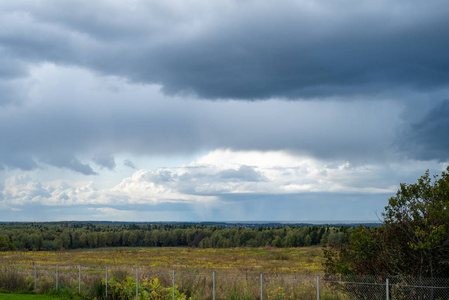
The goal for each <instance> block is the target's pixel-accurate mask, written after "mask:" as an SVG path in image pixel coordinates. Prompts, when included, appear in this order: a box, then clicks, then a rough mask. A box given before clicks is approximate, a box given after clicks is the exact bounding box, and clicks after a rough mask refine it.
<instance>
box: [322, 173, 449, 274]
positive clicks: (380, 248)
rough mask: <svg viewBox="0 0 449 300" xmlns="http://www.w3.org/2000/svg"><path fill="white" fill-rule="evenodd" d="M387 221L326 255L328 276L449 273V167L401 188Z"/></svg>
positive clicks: (391, 203)
mask: <svg viewBox="0 0 449 300" xmlns="http://www.w3.org/2000/svg"><path fill="white" fill-rule="evenodd" d="M382 216H383V217H384V221H383V224H382V226H380V227H377V228H365V227H359V228H356V229H354V230H353V231H352V233H351V236H350V237H349V242H348V243H346V244H344V245H342V244H334V245H332V246H330V247H329V248H328V249H326V250H325V257H326V262H325V266H326V272H327V273H346V274H347V273H358V274H378V275H380V274H389V275H408V276H416V277H421V276H422V277H446V276H447V274H449V263H448V261H449V228H448V226H449V167H448V168H447V169H446V171H443V172H442V174H441V176H430V175H429V171H427V172H426V173H425V174H424V175H423V176H422V177H421V178H419V179H418V182H417V183H414V184H401V185H400V188H399V190H398V191H397V193H396V196H394V197H391V198H390V199H389V200H388V205H387V206H386V207H385V211H384V212H383V213H382Z"/></svg>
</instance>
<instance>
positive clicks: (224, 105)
mask: <svg viewBox="0 0 449 300" xmlns="http://www.w3.org/2000/svg"><path fill="white" fill-rule="evenodd" d="M448 14H449V4H447V2H446V1H443V0H430V1H426V2H425V3H421V2H419V1H414V0H412V1H405V0H400V1H395V2H394V3H392V2H389V1H384V0H380V1H376V2H372V1H364V0H363V1H356V0H344V1H340V2H338V3H337V2H335V1H330V0H320V1H311V0H300V1H293V0H292V1H290V0H285V1H282V3H281V4H280V3H274V2H270V1H234V0H231V1H228V0H223V1H222V0H218V1H213V2H210V1H204V0H192V1H181V0H168V1H153V0H151V1H141V0H136V1H132V2H128V3H124V2H123V1H103V0H100V1H95V2H94V3H93V2H87V1H65V2H64V3H63V4H62V3H54V2H53V1H47V0H44V1H39V2H36V1H28V0H18V1H14V2H3V3H0V65H1V66H2V67H1V68H0V190H1V191H2V192H1V193H0V201H1V202H0V203H1V204H0V205H1V206H3V207H4V208H8V212H11V213H12V212H13V211H14V210H16V211H17V210H20V212H21V213H22V215H20V214H19V213H17V214H15V215H14V216H15V217H14V218H15V219H21V218H25V219H26V218H27V217H28V218H32V214H30V213H29V212H27V209H25V206H24V205H25V204H27V205H29V207H33V209H43V208H44V207H46V212H50V211H52V212H55V211H57V210H58V209H60V210H62V211H65V212H64V214H65V215H70V213H68V210H67V211H66V209H67V207H72V208H73V215H74V216H75V215H76V216H77V217H76V218H81V216H83V215H88V216H90V217H91V218H93V219H101V218H102V217H107V218H113V216H116V217H117V216H120V211H123V212H124V215H128V216H131V215H133V214H136V215H139V216H140V217H141V218H142V219H145V216H146V215H145V213H143V212H146V213H148V214H149V216H151V218H155V219H157V218H159V219H163V218H164V216H165V217H166V218H169V219H173V220H176V219H180V220H181V219H183V218H184V217H183V214H185V213H186V212H188V214H190V215H192V216H193V217H192V219H208V216H209V217H211V216H212V218H215V217H216V218H223V219H226V218H227V217H229V216H233V217H235V218H237V217H239V218H242V219H245V218H246V217H248V218H249V217H251V218H255V219H260V218H266V217H267V216H268V215H267V211H268V212H276V213H277V215H276V216H279V218H281V219H282V218H283V217H282V216H286V217H285V218H287V216H288V218H291V219H294V218H295V215H294V214H293V213H290V212H291V211H294V210H299V209H305V211H308V212H311V211H314V214H315V216H316V218H326V217H325V216H332V215H333V214H332V212H333V211H339V212H340V213H341V215H342V216H345V217H348V216H349V215H350V214H351V213H354V214H355V215H357V214H359V215H364V217H366V218H369V217H367V216H368V215H369V214H372V213H373V211H374V210H377V208H378V207H382V206H383V205H384V204H385V203H384V202H382V201H381V199H383V201H385V198H387V196H388V195H390V194H391V193H392V192H393V191H394V186H396V185H397V184H398V183H399V182H410V181H414V180H416V178H417V177H418V176H419V175H420V174H422V173H423V172H424V171H425V170H426V169H431V171H432V172H434V173H438V172H439V171H440V170H441V169H442V168H444V166H445V165H446V164H448V160H449V156H448V153H449V144H448V141H449V138H448V134H447V132H449V123H448V117H447V115H448V114H449V104H448V103H449V102H448V101H449V100H448V99H449V97H448V95H449V84H448V83H449V56H448V55H447V54H446V52H447V49H448V48H449V39H448V38H447V36H448V28H449V24H448V23H449V21H448V20H449V19H448V18H447V15H448ZM165 165H167V166H165ZM62 182H65V183H62ZM87 182H90V183H87ZM359 195H364V196H363V197H364V199H368V200H369V201H372V206H370V205H366V202H364V201H359V200H358V199H359ZM325 199H328V200H325ZM368 200H366V201H368ZM278 202H279V203H282V204H283V205H281V207H277V206H276V204H277V203H278ZM381 202H382V205H380V203H381ZM317 203H320V205H318V204H317ZM339 203H340V204H341V205H340V206H339V205H338V204H339ZM362 203H365V204H362ZM259 204H260V205H259ZM351 205H352V206H351ZM320 207H321V210H320ZM322 207H327V209H328V211H327V212H325V213H323V214H320V212H321V211H326V210H323V209H322ZM343 207H344V208H346V211H345V210H344V209H343ZM293 208H295V209H293ZM86 209H87V212H86ZM139 211H140V212H139ZM155 211H157V213H156V212H155ZM361 212H363V213H361ZM5 214H6V213H4V214H3V215H2V214H0V220H1V219H6V218H8V215H5ZM47 215H48V214H47ZM48 216H49V215H48ZM303 216H305V217H307V213H306V212H305V213H304V215H303ZM371 219H372V218H371Z"/></svg>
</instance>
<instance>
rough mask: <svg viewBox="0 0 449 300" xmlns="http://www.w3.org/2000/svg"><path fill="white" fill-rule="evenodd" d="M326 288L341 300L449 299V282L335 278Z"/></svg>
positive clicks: (327, 279) (329, 278)
mask: <svg viewBox="0 0 449 300" xmlns="http://www.w3.org/2000/svg"><path fill="white" fill-rule="evenodd" d="M322 286H323V288H322V289H323V290H328V291H329V293H330V294H333V295H335V296H338V297H339V298H338V299H346V298H347V299H395V300H396V299H397V300H406V299H407V300H408V299H410V300H421V299H423V300H424V299H426V300H427V299H430V300H443V299H449V278H423V277H421V278H416V277H403V276H401V277H399V276H362V275H345V276H343V275H334V276H327V277H325V278H323V280H322Z"/></svg>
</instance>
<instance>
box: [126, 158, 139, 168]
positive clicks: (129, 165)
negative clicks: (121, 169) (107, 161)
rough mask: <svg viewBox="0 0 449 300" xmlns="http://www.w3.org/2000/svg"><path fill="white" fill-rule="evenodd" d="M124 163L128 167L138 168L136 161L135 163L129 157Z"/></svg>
mask: <svg viewBox="0 0 449 300" xmlns="http://www.w3.org/2000/svg"><path fill="white" fill-rule="evenodd" d="M123 164H124V165H125V166H127V167H128V168H131V169H135V168H136V166H135V165H134V163H133V162H132V161H130V160H129V159H125V161H124V162H123Z"/></svg>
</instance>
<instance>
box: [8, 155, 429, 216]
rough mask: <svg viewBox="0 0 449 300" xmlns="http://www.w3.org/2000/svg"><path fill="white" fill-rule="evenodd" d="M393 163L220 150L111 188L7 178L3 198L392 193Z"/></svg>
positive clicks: (212, 199) (56, 200)
mask: <svg viewBox="0 0 449 300" xmlns="http://www.w3.org/2000/svg"><path fill="white" fill-rule="evenodd" d="M416 166H417V167H421V165H420V164H419V163H418V164H416ZM392 167H395V166H374V165H351V163H349V162H346V161H342V162H339V163H336V162H333V163H328V162H325V161H321V160H318V159H313V158H310V157H307V156H301V155H297V154H291V153H288V152H285V151H269V152H261V151H233V150H230V149H217V150H214V151H211V152H210V153H208V154H206V155H204V156H202V157H200V158H198V159H197V160H195V161H192V162H190V163H188V164H185V165H183V166H180V167H179V168H163V169H156V170H154V171H151V170H139V171H136V172H134V173H133V175H132V176H130V177H127V178H124V179H123V180H122V181H121V182H120V183H118V184H116V185H115V186H114V187H112V188H109V189H107V188H106V189H98V188H97V187H96V185H95V184H94V183H93V182H89V183H87V184H84V185H80V186H69V185H67V184H62V183H60V182H59V183H58V182H53V183H47V184H44V183H41V182H38V181H35V180H33V179H32V178H31V177H30V176H28V175H19V176H15V177H12V178H9V179H8V180H6V182H5V186H4V189H3V191H2V198H3V199H4V200H3V205H4V206H5V205H6V204H8V206H10V207H18V206H19V207H20V206H22V205H26V204H30V203H36V204H42V205H51V206H55V205H56V206H60V205H150V206H151V205H153V206H154V205H159V204H163V203H172V204H176V203H183V204H192V205H213V206H215V205H218V204H219V203H220V202H221V200H220V195H225V194H267V195H276V194H279V195H285V194H295V193H353V194H354V193H355V194H357V193H359V194H377V193H394V192H395V190H396V188H397V184H399V182H398V181H396V178H394V177H390V180H393V181H389V180H385V177H386V176H388V175H389V174H388V173H389V172H390V168H392ZM406 168H407V171H408V172H410V171H411V170H410V166H408V167H406ZM412 171H414V172H418V170H416V169H415V170H412ZM419 171H420V170H419Z"/></svg>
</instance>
